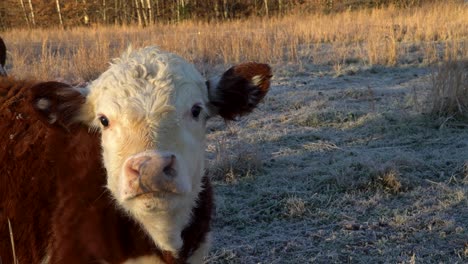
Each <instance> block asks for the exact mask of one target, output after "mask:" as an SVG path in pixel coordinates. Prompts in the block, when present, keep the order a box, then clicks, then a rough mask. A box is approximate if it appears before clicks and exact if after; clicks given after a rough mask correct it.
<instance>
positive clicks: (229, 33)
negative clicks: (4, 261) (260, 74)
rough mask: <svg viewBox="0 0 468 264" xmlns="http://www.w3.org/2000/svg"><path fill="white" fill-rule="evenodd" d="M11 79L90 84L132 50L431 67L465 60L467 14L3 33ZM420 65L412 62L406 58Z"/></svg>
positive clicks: (221, 60) (393, 12) (432, 8)
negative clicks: (153, 48)
mask: <svg viewBox="0 0 468 264" xmlns="http://www.w3.org/2000/svg"><path fill="white" fill-rule="evenodd" d="M2 37H3V38H4V39H5V41H6V44H7V46H8V48H9V55H10V56H9V57H10V65H9V70H10V72H11V73H12V74H14V75H16V76H19V77H35V78H40V79H50V78H62V79H66V80H72V81H76V80H79V79H83V80H89V79H92V78H94V77H95V76H96V75H98V74H99V73H100V72H102V71H103V70H104V69H105V68H106V67H107V66H106V65H107V62H108V61H109V59H110V58H112V57H116V56H118V55H119V54H120V53H121V52H122V51H123V50H124V49H126V48H127V46H128V45H130V44H132V45H133V46H134V47H141V46H146V45H158V46H160V47H161V48H162V49H165V50H169V51H173V52H176V53H178V54H180V55H182V56H183V57H185V58H187V59H188V60H190V61H192V62H194V63H195V64H197V65H198V66H199V67H200V68H201V70H202V71H203V70H204V69H206V67H211V66H213V65H217V64H228V63H236V62H239V61H245V60H249V61H250V60H256V61H264V62H268V63H271V64H284V63H294V64H298V65H302V64H307V63H325V64H330V65H335V67H336V68H337V69H340V67H341V65H343V64H346V63H348V62H349V61H357V62H359V63H363V64H366V65H376V64H379V65H389V66H391V65H397V64H401V63H411V62H418V63H434V62H437V61H440V60H443V59H447V60H448V59H449V58H451V59H454V58H458V59H463V58H468V48H467V45H468V7H467V5H465V4H463V2H461V1H450V2H448V3H439V4H431V5H425V6H422V7H417V8H410V9H398V8H395V7H386V8H380V9H365V10H356V11H346V12H342V13H335V14H309V15H304V14H296V15H288V16H286V17H282V18H278V17H277V18H270V19H260V18H253V19H248V20H240V21H231V22H224V23H206V22H193V21H192V22H191V21H187V22H183V23H180V24H170V25H168V24H159V25H155V26H152V27H147V28H138V27H131V26H118V27H117V26H108V27H100V26H97V27H91V28H74V29H69V30H66V31H62V30H58V29H57V30H54V29H48V30H44V29H36V30H33V31H30V30H24V29H23V30H21V29H17V30H13V31H8V32H4V33H2ZM411 56H413V57H415V58H414V59H413V60H410V61H408V59H407V58H408V57H411Z"/></svg>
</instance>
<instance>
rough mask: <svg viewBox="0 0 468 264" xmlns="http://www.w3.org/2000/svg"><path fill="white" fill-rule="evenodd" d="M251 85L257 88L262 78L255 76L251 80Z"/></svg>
mask: <svg viewBox="0 0 468 264" xmlns="http://www.w3.org/2000/svg"><path fill="white" fill-rule="evenodd" d="M251 82H252V84H253V85H255V86H259V85H260V84H262V82H263V76H262V75H255V76H254V77H253V78H252V81H251Z"/></svg>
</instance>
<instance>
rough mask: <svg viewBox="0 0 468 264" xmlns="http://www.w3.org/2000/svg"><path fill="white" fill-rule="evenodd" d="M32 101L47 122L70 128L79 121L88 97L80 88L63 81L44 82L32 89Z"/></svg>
mask: <svg viewBox="0 0 468 264" xmlns="http://www.w3.org/2000/svg"><path fill="white" fill-rule="evenodd" d="M29 98H30V103H31V105H32V107H33V109H34V110H35V112H36V113H37V114H38V117H39V119H41V120H42V121H43V122H44V123H45V124H47V125H49V126H51V127H56V128H61V129H65V130H69V128H70V126H72V125H73V124H76V123H78V121H79V119H80V115H81V108H82V106H83V104H84V103H85V102H86V97H85V95H84V94H83V93H81V92H80V91H79V90H78V89H76V88H74V87H72V86H70V85H68V84H65V83H61V82H43V83H39V84H36V85H34V86H33V87H32V88H31V90H30V97H29Z"/></svg>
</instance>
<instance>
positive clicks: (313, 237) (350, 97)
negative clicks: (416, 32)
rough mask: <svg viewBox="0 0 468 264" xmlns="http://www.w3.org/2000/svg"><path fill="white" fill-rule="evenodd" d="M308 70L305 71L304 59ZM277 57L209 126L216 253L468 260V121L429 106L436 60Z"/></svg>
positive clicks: (222, 259)
mask: <svg viewBox="0 0 468 264" xmlns="http://www.w3.org/2000/svg"><path fill="white" fill-rule="evenodd" d="M298 68H299V69H298ZM340 72H341V74H339V75H337V74H336V68H335V69H333V67H332V66H326V65H325V66H324V65H313V64H310V65H302V66H301V67H297V66H291V65H282V66H275V67H274V78H273V81H272V87H271V91H270V93H269V94H268V95H267V97H266V99H265V100H264V103H263V104H262V105H261V106H260V108H259V109H257V110H256V111H255V112H254V113H253V114H252V115H249V116H246V117H244V118H242V119H241V120H240V121H238V122H234V123H229V124H225V123H224V122H223V121H222V120H218V119H217V120H212V121H210V123H209V126H208V130H209V135H208V149H207V152H208V156H209V159H208V165H209V173H210V174H211V175H212V177H213V178H214V179H215V181H214V185H215V191H216V200H217V203H216V206H217V208H216V217H215V218H216V219H215V223H214V226H213V231H214V232H213V234H214V238H213V248H212V251H211V254H210V255H209V257H208V258H207V260H208V263H466V261H468V203H467V201H468V200H467V195H468V123H463V122H454V121H450V120H448V121H447V120H441V119H437V118H434V117H431V116H430V115H428V114H426V112H427V109H428V107H430V106H429V105H428V104H429V102H430V98H428V97H429V95H430V93H429V90H430V88H431V85H432V82H431V80H432V79H431V78H432V77H433V74H434V69H433V68H430V67H427V66H421V65H420V64H408V65H406V66H399V67H365V66H362V65H354V64H349V65H345V66H344V67H343V68H342V69H340Z"/></svg>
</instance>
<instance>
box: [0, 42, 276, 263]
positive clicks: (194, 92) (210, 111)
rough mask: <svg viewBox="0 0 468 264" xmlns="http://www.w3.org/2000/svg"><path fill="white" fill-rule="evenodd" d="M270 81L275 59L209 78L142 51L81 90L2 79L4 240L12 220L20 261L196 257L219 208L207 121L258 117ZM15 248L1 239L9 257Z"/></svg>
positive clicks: (0, 205)
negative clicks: (209, 171) (210, 172)
mask: <svg viewBox="0 0 468 264" xmlns="http://www.w3.org/2000/svg"><path fill="white" fill-rule="evenodd" d="M270 78H271V70H270V67H269V66H268V65H265V64H259V63H245V64H240V65H237V66H234V67H232V68H230V69H229V70H228V71H226V72H225V73H224V74H223V75H222V76H220V77H217V78H214V79H212V80H208V81H206V80H204V79H203V77H202V76H201V75H200V74H199V73H198V71H196V69H195V68H194V66H193V65H191V64H189V63H187V62H186V61H185V60H183V59H182V58H180V57H179V56H177V55H174V54H171V53H167V52H163V51H160V50H159V49H158V48H155V47H147V48H144V49H141V50H128V51H127V52H126V53H125V54H124V55H123V56H122V57H121V58H119V59H117V60H115V61H114V63H113V64H111V66H110V68H109V69H108V70H107V71H106V72H104V73H103V74H102V75H101V76H100V77H99V78H98V79H97V80H95V81H93V82H92V83H91V84H90V85H89V86H87V87H85V88H84V89H78V88H74V87H72V86H69V85H66V84H63V83H57V82H46V83H28V82H23V83H21V82H19V81H16V80H13V79H11V78H3V79H1V80H0V92H5V93H6V94H8V96H6V99H5V100H3V99H2V101H0V103H1V104H0V110H1V111H0V114H1V115H2V122H3V118H5V120H6V122H5V123H4V124H3V125H2V126H0V133H1V134H2V135H11V134H15V135H16V138H15V136H13V138H14V139H15V140H13V141H12V140H11V138H10V136H1V137H0V145H3V146H6V148H5V147H4V148H2V149H0V157H2V156H4V157H7V158H6V160H5V162H6V163H7V164H6V165H5V166H2V167H1V168H0V240H1V241H5V240H4V239H9V238H10V235H8V234H6V233H7V231H8V230H7V229H6V228H5V224H6V222H7V220H12V221H11V222H12V223H13V231H14V233H16V234H17V235H15V236H13V238H14V244H15V245H16V247H17V250H16V254H17V255H18V256H19V257H18V259H20V260H21V262H22V263H26V262H28V263H38V261H39V260H46V261H47V262H48V263H64V262H66V263H74V262H76V263H84V262H89V261H100V262H102V263H122V262H123V261H127V263H138V261H140V262H141V261H143V262H144V261H153V262H155V263H157V262H156V260H158V261H159V262H162V263H201V262H202V260H203V256H204V255H205V254H206V251H207V250H208V248H209V245H208V244H209V229H210V228H209V224H210V221H211V212H212V191H211V186H210V182H209V179H208V178H207V177H205V176H204V169H205V168H204V156H205V155H204V151H205V125H206V122H207V120H208V119H209V118H210V117H212V116H215V115H220V116H222V117H223V118H225V119H227V120H232V119H235V118H237V117H239V116H242V115H245V114H248V113H249V112H251V111H252V110H253V109H254V108H255V107H256V105H257V104H258V103H259V102H260V101H261V99H262V98H263V97H264V95H265V94H266V93H267V91H268V88H269V84H270V83H269V80H270ZM12 98H14V99H12ZM18 116H20V117H21V118H22V119H21V120H22V121H21V122H19V123H18V121H17V120H18ZM23 120H24V121H23ZM39 120H40V121H39ZM15 122H16V123H15ZM94 131H95V132H96V133H94ZM51 146H53V147H51ZM38 148H39V149H38ZM40 148H43V149H40ZM12 151H13V152H15V151H16V152H19V153H20V155H13V156H9V155H10V154H11V152H12ZM99 152H101V154H99ZM35 157H36V158H35ZM101 157H102V159H101ZM2 165H3V164H2ZM101 166H103V168H102V167H101ZM24 178H28V179H33V178H34V179H35V180H36V182H33V181H32V180H30V181H27V180H23V179H24ZM20 180H21V184H20V183H19V181H20ZM44 185H49V186H47V187H45V186H44ZM102 185H105V186H106V187H107V190H108V191H105V190H104V189H102V187H101V186H102ZM4 186H8V187H4ZM28 188H30V189H29V190H28V191H26V190H25V189H28ZM41 188H42V189H41ZM43 191H44V192H45V193H44V192H43ZM15 192H16V193H15ZM23 196H24V197H23ZM31 196H32V197H34V196H36V197H35V198H30V199H29V198H28V199H26V198H27V197H31ZM22 199H24V200H25V201H26V200H27V202H26V203H24V204H22ZM22 205H23V206H26V207H25V208H24V211H23V210H21V209H19V207H21V206H22ZM112 205H115V206H112ZM38 206H39V207H40V206H44V208H41V209H42V210H43V211H42V212H39V213H37V215H35V214H34V212H35V211H37V210H38V208H34V207H38ZM28 210H32V211H34V212H32V215H35V216H34V217H33V218H35V219H36V222H37V223H40V225H36V223H35V221H33V219H31V220H27V219H30V218H28V214H31V213H30V212H28ZM39 210H40V209H39ZM22 221H24V222H22ZM35 225H36V226H35ZM33 230H35V231H33ZM30 232H32V233H30ZM28 234H29V235H30V236H31V237H34V238H33V239H32V238H31V237H28ZM28 239H29V240H28ZM8 241H9V240H8ZM7 245H8V246H7ZM11 246H12V245H10V243H3V242H2V243H1V245H0V256H1V257H2V258H4V260H5V259H6V260H5V261H7V262H8V261H9V260H11V257H9V256H5V257H4V255H7V254H8V255H10V252H11ZM24 247H27V248H24ZM8 263H9V262H8Z"/></svg>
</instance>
